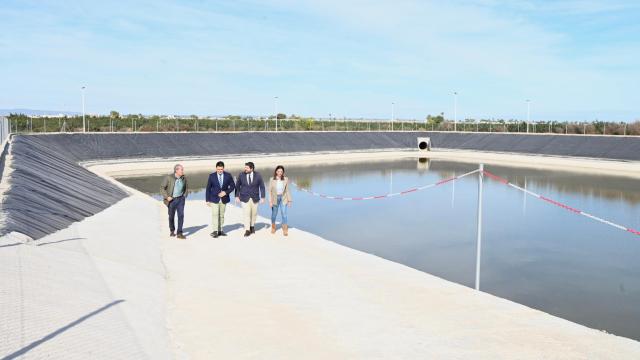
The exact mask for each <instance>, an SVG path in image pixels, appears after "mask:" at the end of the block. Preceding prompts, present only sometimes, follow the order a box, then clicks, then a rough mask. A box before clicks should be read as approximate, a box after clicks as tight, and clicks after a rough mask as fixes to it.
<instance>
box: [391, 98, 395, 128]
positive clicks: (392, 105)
mask: <svg viewBox="0 0 640 360" xmlns="http://www.w3.org/2000/svg"><path fill="white" fill-rule="evenodd" d="M394 105H395V103H391V131H393V117H394V114H393V112H394Z"/></svg>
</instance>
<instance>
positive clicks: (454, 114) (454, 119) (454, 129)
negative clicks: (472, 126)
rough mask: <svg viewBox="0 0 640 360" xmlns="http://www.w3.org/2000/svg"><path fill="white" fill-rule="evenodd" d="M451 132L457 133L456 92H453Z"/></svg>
mask: <svg viewBox="0 0 640 360" xmlns="http://www.w3.org/2000/svg"><path fill="white" fill-rule="evenodd" d="M453 131H458V92H457V91H454V92H453Z"/></svg>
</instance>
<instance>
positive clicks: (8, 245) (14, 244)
mask: <svg viewBox="0 0 640 360" xmlns="http://www.w3.org/2000/svg"><path fill="white" fill-rule="evenodd" d="M18 245H24V244H23V243H13V244H6V245H0V248H5V247H11V246H18Z"/></svg>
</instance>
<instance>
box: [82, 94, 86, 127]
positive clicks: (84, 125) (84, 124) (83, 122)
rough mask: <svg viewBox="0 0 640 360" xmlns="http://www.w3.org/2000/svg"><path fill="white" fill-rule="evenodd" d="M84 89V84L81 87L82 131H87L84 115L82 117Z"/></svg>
mask: <svg viewBox="0 0 640 360" xmlns="http://www.w3.org/2000/svg"><path fill="white" fill-rule="evenodd" d="M84 89H86V86H83V87H82V132H86V131H87V127H86V122H85V117H84Z"/></svg>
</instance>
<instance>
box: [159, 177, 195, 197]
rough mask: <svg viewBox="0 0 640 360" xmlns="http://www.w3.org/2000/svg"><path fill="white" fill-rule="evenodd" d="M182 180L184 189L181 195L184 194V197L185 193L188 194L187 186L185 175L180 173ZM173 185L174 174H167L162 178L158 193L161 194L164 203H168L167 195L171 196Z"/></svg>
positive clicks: (174, 180)
mask: <svg viewBox="0 0 640 360" xmlns="http://www.w3.org/2000/svg"><path fill="white" fill-rule="evenodd" d="M182 180H183V181H184V190H183V192H182V195H184V197H185V198H186V197H187V195H189V187H188V185H187V177H186V176H184V175H182ZM175 185H176V175H175V174H169V175H167V176H165V177H164V179H163V180H162V184H160V194H161V195H162V198H163V199H164V202H165V204H168V203H169V202H168V201H167V198H168V197H173V187H174V186H175Z"/></svg>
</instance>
